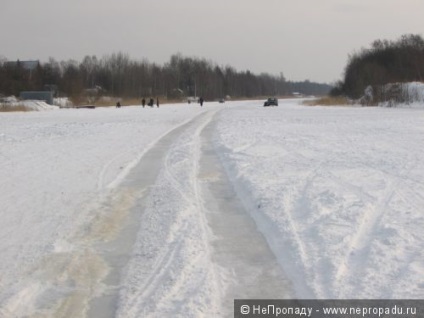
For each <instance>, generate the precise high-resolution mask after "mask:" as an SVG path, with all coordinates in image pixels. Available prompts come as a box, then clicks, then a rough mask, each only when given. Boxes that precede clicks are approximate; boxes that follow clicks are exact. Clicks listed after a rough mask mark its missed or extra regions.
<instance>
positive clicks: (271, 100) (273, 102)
mask: <svg viewBox="0 0 424 318" xmlns="http://www.w3.org/2000/svg"><path fill="white" fill-rule="evenodd" d="M266 106H278V99H277V98H275V97H270V98H268V99H267V100H266V101H265V103H264V107H266Z"/></svg>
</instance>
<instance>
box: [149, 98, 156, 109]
mask: <svg viewBox="0 0 424 318" xmlns="http://www.w3.org/2000/svg"><path fill="white" fill-rule="evenodd" d="M154 103H155V102H154V100H153V98H150V100H149V104H148V105H149V106H150V107H153V104H154Z"/></svg>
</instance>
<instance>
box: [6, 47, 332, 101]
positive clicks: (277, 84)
mask: <svg viewBox="0 0 424 318" xmlns="http://www.w3.org/2000/svg"><path fill="white" fill-rule="evenodd" d="M53 87H54V88H55V90H56V91H57V92H58V94H60V95H62V96H68V97H71V98H72V99H74V100H78V99H81V98H82V97H84V96H85V95H87V94H94V93H96V94H97V93H100V94H104V95H108V96H114V97H122V98H141V97H149V96H161V97H164V98H167V99H178V98H181V97H186V96H203V97H204V98H205V99H208V100H212V99H217V98H223V97H225V96H231V97H234V98H240V97H243V98H252V97H259V96H273V95H276V96H282V95H289V94H291V93H292V92H293V91H297V92H300V93H302V94H306V95H310V94H315V95H324V94H326V93H328V91H329V90H330V88H331V87H330V86H329V85H327V84H319V83H313V82H310V81H304V82H290V81H286V79H285V77H284V75H283V73H280V75H278V76H276V75H270V74H267V73H262V74H259V75H257V74H253V73H251V72H250V71H248V70H247V71H237V70H235V69H234V68H233V67H231V66H218V65H216V64H215V63H213V62H211V61H209V60H206V59H203V58H193V57H184V56H182V55H181V54H175V55H172V56H171V58H170V60H169V61H168V62H167V63H165V64H164V65H158V64H156V63H150V62H148V61H147V60H142V61H136V60H133V59H131V58H130V57H129V55H128V54H125V53H122V52H118V53H113V54H111V55H108V56H104V57H102V58H97V57H96V56H86V57H85V58H84V59H83V60H82V61H81V62H77V61H75V60H69V61H61V62H59V61H56V60H55V59H53V58H50V59H49V61H47V62H45V63H38V65H37V66H36V67H35V68H34V69H32V70H28V69H27V68H25V67H24V65H22V63H20V62H19V61H17V62H14V63H10V62H6V61H0V93H1V94H3V95H15V96H18V95H19V93H20V92H21V91H32V90H46V89H49V88H53Z"/></svg>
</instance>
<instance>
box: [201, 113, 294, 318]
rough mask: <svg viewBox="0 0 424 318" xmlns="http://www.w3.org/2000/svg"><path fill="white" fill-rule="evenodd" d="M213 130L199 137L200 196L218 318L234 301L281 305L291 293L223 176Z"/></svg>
mask: <svg viewBox="0 0 424 318" xmlns="http://www.w3.org/2000/svg"><path fill="white" fill-rule="evenodd" d="M214 124H215V123H214V121H212V122H211V123H210V124H209V125H208V126H206V127H205V129H204V130H203V132H202V134H201V136H202V148H201V154H200V160H199V163H200V167H199V181H200V182H201V183H200V192H201V193H202V195H201V198H202V200H204V203H203V205H204V207H205V213H206V216H207V219H208V224H209V227H210V229H211V231H212V234H213V237H214V239H213V241H212V247H213V251H212V259H213V261H214V263H215V264H216V266H218V268H220V269H221V273H223V275H224V276H223V284H224V285H223V286H224V287H225V296H224V297H223V304H222V307H221V312H220V317H232V315H233V300H234V299H236V298H262V299H264V298H265V299H266V298H269V299H272V298H274V299H282V298H290V297H293V291H292V286H291V283H290V282H289V281H288V280H287V279H286V277H285V275H284V273H283V270H282V268H281V267H280V266H279V264H278V262H277V259H276V257H275V255H274V254H273V253H272V251H271V248H270V247H269V245H268V243H267V241H266V239H265V238H264V236H263V235H262V233H260V231H259V230H258V225H257V224H256V223H255V221H254V220H253V219H252V217H251V216H250V214H249V213H248V212H247V211H246V209H245V207H244V205H243V203H242V202H241V200H240V199H239V198H238V194H237V193H236V191H235V189H234V187H233V185H232V183H231V181H230V180H229V179H228V177H227V175H226V172H225V169H224V167H223V166H222V164H221V161H220V159H219V156H218V154H217V152H216V149H215V148H214V146H213V133H214V127H215V126H214Z"/></svg>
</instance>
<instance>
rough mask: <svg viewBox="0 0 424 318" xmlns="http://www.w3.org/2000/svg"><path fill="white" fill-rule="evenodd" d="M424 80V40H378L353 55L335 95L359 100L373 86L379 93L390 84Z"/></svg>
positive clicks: (414, 37) (411, 36) (413, 37)
mask: <svg viewBox="0 0 424 318" xmlns="http://www.w3.org/2000/svg"><path fill="white" fill-rule="evenodd" d="M423 79H424V39H423V38H422V37H421V36H420V35H415V34H407V35H403V36H401V37H400V38H399V39H397V40H395V41H389V40H375V41H374V42H373V43H372V44H371V47H370V48H364V49H362V50H360V51H359V52H356V53H354V54H352V55H350V56H349V58H348V63H347V65H346V67H345V71H344V78H343V80H342V81H339V82H338V83H337V84H336V85H335V87H334V88H333V89H332V91H331V95H334V96H339V95H344V96H348V97H350V98H353V99H358V98H360V97H361V96H363V95H364V91H365V89H366V88H367V87H369V86H371V87H373V88H374V91H376V92H378V90H379V88H381V87H382V86H383V85H385V84H388V83H404V82H414V81H420V82H422V81H423Z"/></svg>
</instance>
